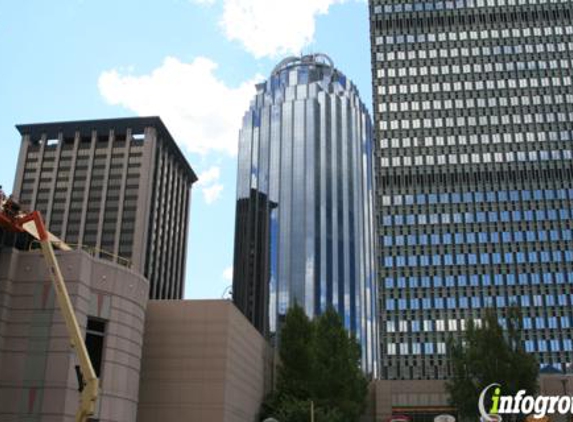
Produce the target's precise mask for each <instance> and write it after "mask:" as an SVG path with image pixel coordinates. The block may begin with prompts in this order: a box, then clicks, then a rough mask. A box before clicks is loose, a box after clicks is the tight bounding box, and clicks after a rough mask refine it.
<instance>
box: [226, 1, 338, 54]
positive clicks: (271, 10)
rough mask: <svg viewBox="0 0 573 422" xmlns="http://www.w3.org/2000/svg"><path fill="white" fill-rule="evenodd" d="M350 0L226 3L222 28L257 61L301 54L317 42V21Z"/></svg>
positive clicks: (228, 36) (229, 37) (230, 38)
mask: <svg viewBox="0 0 573 422" xmlns="http://www.w3.org/2000/svg"><path fill="white" fill-rule="evenodd" d="M346 1H349V0H224V5H223V17H222V18H221V22H220V23H221V26H222V27H223V29H224V31H225V35H226V36H227V38H228V39H229V40H237V41H239V42H240V43H241V44H243V46H244V48H245V49H246V50H247V51H248V52H249V53H251V54H253V55H254V56H255V57H257V58H260V57H264V56H271V57H276V56H279V55H286V54H300V52H301V50H302V48H304V47H305V46H307V45H308V44H309V43H311V42H312V41H313V39H314V31H315V20H316V17H317V16H318V15H323V14H326V13H328V9H329V8H330V6H332V5H333V4H336V3H344V2H346Z"/></svg>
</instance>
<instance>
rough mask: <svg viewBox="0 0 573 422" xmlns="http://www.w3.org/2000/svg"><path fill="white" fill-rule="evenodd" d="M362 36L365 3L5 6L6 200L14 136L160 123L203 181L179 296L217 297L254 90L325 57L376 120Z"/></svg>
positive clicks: (4, 2)
mask: <svg viewBox="0 0 573 422" xmlns="http://www.w3.org/2000/svg"><path fill="white" fill-rule="evenodd" d="M368 37H369V35H368V7H367V2H366V1H365V0H288V1H287V0H161V1H159V0H156V1H147V0H122V1H107V0H58V1H39V0H26V1H16V2H15V1H8V0H0V60H1V62H2V63H3V65H2V68H1V70H0V139H1V143H0V145H1V146H0V148H1V150H0V151H1V156H2V160H1V162H0V184H1V185H3V186H4V188H5V190H7V191H11V188H12V184H13V180H14V172H15V167H16V161H17V154H18V148H19V142H20V139H19V136H18V132H17V131H16V129H15V128H14V125H15V124H17V123H33V122H44V121H60V120H79V119H95V118H108V117H109V118H111V117H122V116H136V115H159V116H161V118H162V119H163V121H164V122H165V123H166V125H167V126H168V127H169V129H170V130H171V132H172V134H173V135H174V137H175V138H176V140H177V141H178V143H179V144H180V145H181V148H182V150H183V151H184V153H185V154H186V156H187V159H188V160H189V162H190V163H191V166H192V167H193V168H194V169H195V171H196V173H197V174H198V175H199V176H200V179H201V182H200V183H198V184H197V185H195V187H194V189H193V200H192V206H191V217H190V222H191V227H190V233H189V244H188V250H189V255H188V259H187V279H186V297H187V298H220V297H221V295H222V294H223V291H224V290H225V288H226V287H227V286H228V285H230V284H231V279H230V268H231V265H232V260H233V236H234V213H235V205H234V199H235V186H236V148H237V136H238V129H239V127H240V119H241V116H242V114H243V113H244V111H245V110H246V108H247V107H248V103H249V100H250V98H251V97H252V95H253V93H254V88H253V83H254V82H255V81H257V80H261V79H265V78H266V77H267V76H268V74H269V73H270V71H271V70H272V68H273V66H274V65H275V64H276V63H277V62H278V61H279V60H280V59H281V58H283V57H284V56H286V55H291V54H299V53H301V52H304V53H309V52H324V53H327V54H328V55H330V56H331V57H332V58H333V60H334V62H335V65H336V67H338V68H339V69H340V70H342V71H343V72H344V73H346V75H347V76H348V77H349V78H350V79H352V80H353V81H354V82H355V84H356V85H357V86H358V88H359V90H360V93H361V96H362V99H363V101H364V102H365V103H366V105H367V106H368V108H369V109H371V108H372V106H371V102H372V94H371V76H370V55H369V54H370V53H369V38H368ZM213 93H214V94H215V95H212V94H213ZM209 94H211V95H209Z"/></svg>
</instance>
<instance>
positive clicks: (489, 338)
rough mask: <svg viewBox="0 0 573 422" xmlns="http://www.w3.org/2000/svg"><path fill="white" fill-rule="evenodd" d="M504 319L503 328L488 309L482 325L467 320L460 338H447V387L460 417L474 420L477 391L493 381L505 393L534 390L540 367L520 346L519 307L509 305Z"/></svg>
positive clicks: (532, 391) (476, 410) (530, 391)
mask: <svg viewBox="0 0 573 422" xmlns="http://www.w3.org/2000/svg"><path fill="white" fill-rule="evenodd" d="M506 321H507V330H505V331H504V330H503V328H502V327H501V326H500V325H499V323H498V319H497V314H496V313H495V311H493V310H491V309H488V310H487V311H486V313H485V315H484V318H483V323H482V325H481V327H478V326H476V325H475V324H474V322H473V321H471V320H470V321H468V324H467V327H466V331H465V333H464V335H463V336H462V338H461V339H460V340H459V341H457V342H455V341H453V340H451V339H450V342H449V355H450V356H449V358H450V362H451V368H452V376H451V378H450V380H449V381H448V382H447V383H446V389H447V391H448V394H449V397H450V401H451V404H452V405H453V406H454V407H456V408H457V409H458V412H459V416H460V418H461V419H468V420H469V419H472V420H476V418H477V417H478V416H479V415H478V408H477V404H478V399H479V395H480V393H481V391H482V390H483V389H484V388H485V387H486V386H488V385H490V384H492V383H498V384H500V385H501V388H502V392H503V394H504V395H506V394H507V395H512V394H515V393H516V392H517V391H519V390H526V391H527V393H528V394H534V393H535V392H536V391H537V376H538V373H539V369H538V365H537V361H536V359H535V357H534V356H533V355H530V354H528V353H526V352H525V350H524V349H523V339H522V337H521V332H522V330H521V327H522V324H521V313H520V311H519V309H518V308H515V307H514V308H511V309H510V310H509V311H508V313H507V318H506ZM487 406H488V404H487V403H486V408H487Z"/></svg>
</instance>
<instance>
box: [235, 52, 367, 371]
mask: <svg viewBox="0 0 573 422" xmlns="http://www.w3.org/2000/svg"><path fill="white" fill-rule="evenodd" d="M371 135H372V128H371V123H370V116H369V115H368V112H367V110H366V108H365V106H364V104H363V103H362V101H361V100H360V97H359V95H358V90H357V89H356V87H355V86H354V84H353V83H352V82H351V81H350V80H349V79H347V78H346V76H345V75H344V74H343V73H342V72H340V71H339V70H338V69H336V68H335V67H334V65H333V63H332V61H331V60H330V58H328V57H327V56H325V55H323V54H315V55H308V56H302V57H289V58H287V59H285V60H283V61H281V62H280V63H279V64H278V65H277V66H276V67H275V69H274V70H273V71H272V73H271V75H270V78H269V79H268V80H267V81H266V82H263V83H260V84H258V85H257V93H256V96H255V98H254V99H253V101H252V103H251V107H250V108H249V110H248V111H247V112H246V113H245V116H244V118H243V126H242V129H241V133H240V137H239V163H238V182H237V226H236V237H235V262H234V283H233V284H234V285H233V297H234V300H235V303H236V304H237V306H238V307H239V308H240V309H241V311H242V312H243V313H244V314H245V315H246V316H247V317H248V318H249V319H250V320H251V321H252V323H253V324H254V325H255V326H257V328H259V329H260V330H261V331H262V332H265V333H266V332H269V333H270V334H271V335H273V334H275V333H277V332H278V331H280V323H281V321H282V320H283V318H284V316H285V314H286V312H287V310H288V308H290V307H291V306H292V305H294V304H295V303H298V304H299V305H300V306H302V307H303V308H304V309H305V312H306V313H307V315H308V316H309V317H311V318H312V317H314V316H315V315H320V314H321V313H322V312H323V311H324V310H325V309H326V307H327V306H333V307H334V308H335V309H336V310H337V311H338V313H339V314H340V316H341V317H342V319H343V321H344V324H345V326H346V328H347V329H348V330H351V331H352V332H354V333H356V336H357V338H358V340H359V341H360V342H361V344H362V352H363V363H364V367H365V368H366V369H367V370H368V371H370V372H372V373H373V374H375V373H376V372H377V363H378V326H377V311H376V309H377V306H376V305H377V296H378V294H377V288H376V283H375V268H374V249H373V247H372V245H373V235H374V233H373V226H372V212H373V183H372V180H373V167H372V159H371V151H372V136H371Z"/></svg>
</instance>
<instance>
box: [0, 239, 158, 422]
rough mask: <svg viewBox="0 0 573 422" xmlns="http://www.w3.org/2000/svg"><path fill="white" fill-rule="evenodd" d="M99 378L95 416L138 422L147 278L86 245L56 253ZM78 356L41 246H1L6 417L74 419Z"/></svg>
mask: <svg viewBox="0 0 573 422" xmlns="http://www.w3.org/2000/svg"><path fill="white" fill-rule="evenodd" d="M58 259H59V262H60V265H61V268H62V272H63V275H64V278H65V280H66V284H67V286H68V289H69V292H70V296H71V300H72V303H73V305H74V308H75V310H76V315H77V318H78V322H79V324H80V326H81V328H82V330H84V332H85V333H86V334H85V335H86V343H87V346H88V351H89V352H90V354H91V355H92V361H93V362H94V367H95V369H96V372H98V373H99V376H100V379H101V384H100V385H101V393H100V399H99V400H98V406H97V413H96V415H95V417H96V418H97V419H98V420H99V421H102V422H103V421H109V422H112V421H114V422H115V421H117V422H120V421H121V422H124V421H125V422H127V421H130V422H131V421H135V418H136V411H137V400H138V393H139V391H138V390H139V372H140V361H141V349H142V342H143V327H144V318H145V307H146V304H147V297H148V293H149V292H148V289H149V285H148V282H147V281H146V280H145V279H144V278H143V277H142V276H141V275H138V274H137V273H135V272H133V271H131V270H130V269H128V268H126V267H124V266H120V265H118V264H115V263H113V262H109V261H103V260H100V259H95V258H93V257H91V256H90V255H88V254H87V253H85V252H82V251H73V252H66V253H58ZM76 364H77V359H76V356H75V354H74V352H73V350H72V349H71V348H70V341H69V337H68V334H67V331H66V329H65V324H64V320H63V318H62V316H61V314H60V310H59V308H58V306H57V305H56V303H55V296H54V290H53V287H52V284H51V282H50V281H49V277H48V272H47V269H46V265H45V263H44V259H43V257H42V255H41V254H40V253H39V252H22V251H19V250H16V249H12V248H5V249H2V250H1V253H0V421H2V422H12V421H14V422H15V421H30V422H36V421H38V422H39V421H42V422H51V421H54V422H55V421H58V422H66V421H73V420H74V417H75V412H76V410H77V408H78V399H79V393H78V380H77V377H76V372H75V365H76Z"/></svg>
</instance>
